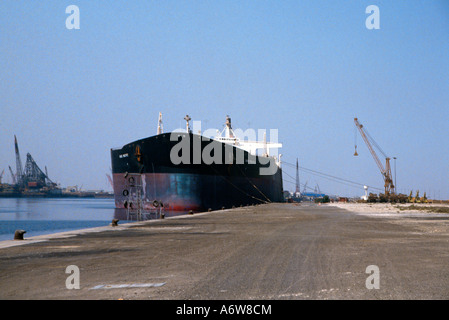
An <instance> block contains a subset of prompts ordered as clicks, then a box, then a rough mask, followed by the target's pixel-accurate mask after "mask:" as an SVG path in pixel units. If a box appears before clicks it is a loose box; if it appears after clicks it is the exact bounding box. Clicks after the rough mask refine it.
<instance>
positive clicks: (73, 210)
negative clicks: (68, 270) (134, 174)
mask: <svg viewBox="0 0 449 320" xmlns="http://www.w3.org/2000/svg"><path fill="white" fill-rule="evenodd" d="M116 216H117V212H116V209H115V208H114V199H93V198H80V199H78V198H0V241H3V240H12V239H13V237H14V232H15V230H18V229H23V230H25V231H26V234H25V237H31V236H37V235H44V234H51V233H56V232H64V231H71V230H77V229H84V228H92V227H100V226H107V225H108V224H110V223H111V221H112V219H114V218H115V217H116Z"/></svg>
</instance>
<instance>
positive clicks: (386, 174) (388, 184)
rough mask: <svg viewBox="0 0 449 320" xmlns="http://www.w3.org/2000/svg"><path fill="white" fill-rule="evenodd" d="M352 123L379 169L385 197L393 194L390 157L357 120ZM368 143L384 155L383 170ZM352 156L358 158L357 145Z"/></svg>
mask: <svg viewBox="0 0 449 320" xmlns="http://www.w3.org/2000/svg"><path fill="white" fill-rule="evenodd" d="M354 123H355V125H356V127H357V128H358V129H359V132H360V135H361V136H362V138H363V140H364V141H365V143H366V145H367V147H368V149H369V151H370V152H371V155H372V156H373V158H374V161H375V162H376V164H377V166H378V167H379V170H380V173H381V174H382V177H383V179H384V187H385V195H386V196H388V195H390V194H394V193H395V191H394V184H393V178H392V176H391V167H390V157H388V156H387V155H386V154H385V152H383V151H382V149H381V148H380V147H379V145H378V144H377V143H376V141H374V139H373V138H372V137H371V136H370V135H369V134H368V132H366V129H364V128H363V125H361V124H360V123H359V121H358V119H357V118H354ZM370 141H371V142H372V143H373V145H374V146H375V147H376V148H377V149H378V150H379V151H380V152H381V153H382V154H383V155H384V157H385V168H384V167H383V165H382V162H380V160H379V157H378V156H377V154H376V152H375V151H374V149H373V147H372V145H371V143H370ZM354 156H358V154H357V143H356V145H355V152H354Z"/></svg>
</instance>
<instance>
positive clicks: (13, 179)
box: [8, 166, 16, 185]
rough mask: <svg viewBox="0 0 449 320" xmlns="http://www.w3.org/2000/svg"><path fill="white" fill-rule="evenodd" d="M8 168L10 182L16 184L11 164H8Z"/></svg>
mask: <svg viewBox="0 0 449 320" xmlns="http://www.w3.org/2000/svg"><path fill="white" fill-rule="evenodd" d="M8 168H9V172H10V173H11V179H12V184H14V185H15V184H16V175H15V174H14V172H13V171H12V169H11V166H8Z"/></svg>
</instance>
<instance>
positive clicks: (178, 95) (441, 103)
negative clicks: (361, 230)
mask: <svg viewBox="0 0 449 320" xmlns="http://www.w3.org/2000/svg"><path fill="white" fill-rule="evenodd" d="M72 4H74V5H77V6H78V7H79V9H80V29H79V30H68V29H67V28H66V25H65V21H66V18H67V17H68V16H69V15H68V14H66V13H65V9H66V7H67V6H69V5H72ZM369 5H377V6H378V7H379V10H380V29H379V30H368V29H367V28H366V27H365V20H366V18H367V17H368V16H369V14H366V13H365V9H366V7H367V6H369ZM448 53H449V2H448V1H444V0H432V1H375V0H372V1H371V0H370V1H363V0H353V1H352V0H351V1H331V0H327V1H324V0H321V1H320V0H318V1H299V0H295V1H263V0H258V1H243V0H240V1H231V0H226V1H225V0H213V1H212V0H209V1H206V0H203V1H192V0H190V1H180V0H173V1H143V0H142V1H97V0H89V1H75V0H71V1H61V0H58V1H56V0H55V1H30V0H29V1H15V0H14V1H12V0H11V1H10V0H2V1H1V2H0V70H1V71H0V81H1V86H0V115H1V117H0V130H1V135H0V150H1V158H0V171H1V170H3V169H5V175H4V178H3V181H5V180H6V181H8V180H10V175H9V172H8V165H10V166H11V167H12V168H15V156H14V146H13V142H14V134H15V135H17V138H18V140H19V148H20V151H21V156H22V161H23V162H24V161H25V158H26V153H27V152H30V153H31V154H32V156H33V158H34V159H35V160H36V162H37V163H38V164H39V165H40V166H41V167H42V168H43V167H44V166H47V168H48V171H49V176H50V178H52V179H53V180H55V181H57V182H60V183H61V185H62V186H68V185H78V186H81V185H82V186H83V188H84V189H106V190H108V189H109V190H110V189H111V188H110V186H109V184H108V181H107V179H106V174H107V173H109V172H110V166H111V165H110V154H109V150H110V148H112V147H119V146H122V145H124V144H126V143H128V142H131V141H134V140H136V139H139V138H143V137H147V136H151V135H154V134H155V133H156V126H157V117H158V112H159V111H160V112H162V114H163V120H164V129H165V131H170V130H173V129H176V128H179V127H183V126H184V120H183V117H184V116H185V115H186V114H189V115H190V116H191V117H192V119H193V120H202V121H203V128H204V127H213V128H219V129H220V128H222V126H223V124H224V120H225V116H226V115H230V116H231V118H232V122H233V126H234V127H235V128H242V129H243V130H245V129H247V128H254V129H267V130H268V129H270V128H272V129H278V130H279V141H280V142H282V143H283V148H282V150H280V153H282V154H283V159H284V161H285V162H286V163H295V161H296V158H299V161H300V165H301V166H303V167H305V168H308V169H313V170H316V171H318V172H323V173H326V174H330V175H333V176H336V177H339V178H344V179H347V180H350V181H355V182H359V183H361V184H366V185H369V186H376V187H382V185H383V181H382V177H381V174H380V172H379V170H378V168H377V166H376V164H375V162H374V160H373V158H372V157H371V155H370V153H369V151H368V149H367V147H366V145H365V144H364V142H363V140H362V138H361V137H360V135H359V134H357V144H358V153H359V157H354V156H353V153H354V142H355V139H354V132H355V125H354V122H353V119H354V117H358V118H359V121H360V122H361V123H362V124H363V125H364V126H365V127H366V129H367V130H368V132H369V133H370V134H371V135H372V136H373V138H374V139H375V140H376V142H377V143H378V144H379V145H380V146H381V147H382V149H383V150H384V151H385V152H386V153H387V154H388V155H389V156H391V157H397V184H398V187H399V191H401V192H404V193H407V194H408V193H409V192H410V190H417V189H419V190H420V192H421V194H422V193H423V192H424V191H426V192H427V195H428V196H430V197H437V198H438V197H440V198H445V199H448V198H449V151H448V149H449V148H448V140H449V139H448V138H449V130H448V123H449V109H448V108H449V90H448V88H449V55H448ZM379 156H380V157H381V154H379ZM381 159H382V157H381ZM284 171H285V173H286V174H285V175H284V177H285V181H284V186H285V188H286V189H290V190H293V189H294V184H293V183H292V182H294V179H292V178H291V177H295V169H294V168H293V167H291V166H289V165H287V164H286V165H285V166H284ZM290 176H291V177H290ZM300 177H301V183H305V182H306V181H307V183H308V186H312V187H314V186H315V185H317V184H318V185H319V187H320V189H321V191H324V192H327V193H329V194H340V195H349V196H352V195H361V194H363V188H354V187H352V186H348V185H344V184H341V183H336V182H334V181H331V180H329V179H323V178H322V177H319V176H317V175H310V174H309V173H308V172H306V171H301V172H300ZM373 191H375V190H373Z"/></svg>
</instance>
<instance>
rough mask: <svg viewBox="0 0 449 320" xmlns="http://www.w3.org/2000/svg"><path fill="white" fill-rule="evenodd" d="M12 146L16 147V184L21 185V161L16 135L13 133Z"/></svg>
mask: <svg viewBox="0 0 449 320" xmlns="http://www.w3.org/2000/svg"><path fill="white" fill-rule="evenodd" d="M14 147H15V149H16V182H17V184H18V185H22V184H23V183H24V181H23V169H22V161H21V160H20V153H19V145H18V143H17V137H16V135H14Z"/></svg>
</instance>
